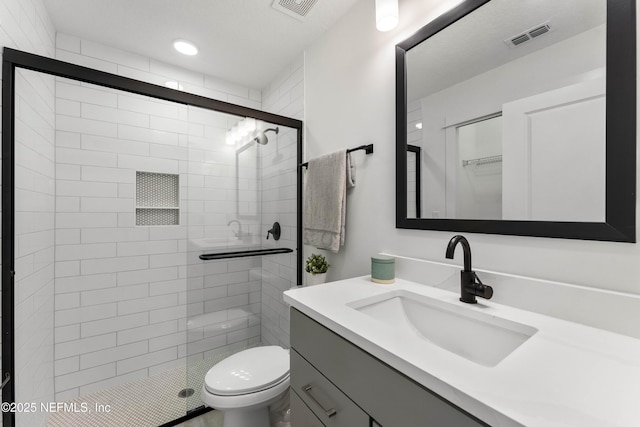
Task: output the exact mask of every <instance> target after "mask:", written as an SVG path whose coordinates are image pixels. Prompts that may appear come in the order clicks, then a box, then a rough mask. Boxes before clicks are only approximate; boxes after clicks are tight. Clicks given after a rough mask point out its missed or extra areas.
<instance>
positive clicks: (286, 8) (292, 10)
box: [271, 0, 318, 21]
mask: <svg viewBox="0 0 640 427" xmlns="http://www.w3.org/2000/svg"><path fill="white" fill-rule="evenodd" d="M317 2H318V0H275V1H274V2H273V4H272V5H271V7H273V8H274V9H275V10H278V11H280V12H282V13H284V14H286V15H289V16H291V17H293V18H296V19H297V20H299V21H305V20H306V18H307V15H308V14H309V12H310V11H311V9H312V8H313V6H315V4H316V3H317Z"/></svg>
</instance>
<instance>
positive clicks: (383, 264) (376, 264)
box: [371, 257, 396, 285]
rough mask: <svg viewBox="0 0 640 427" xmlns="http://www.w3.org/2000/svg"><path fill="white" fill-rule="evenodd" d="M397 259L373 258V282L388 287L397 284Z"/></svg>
mask: <svg viewBox="0 0 640 427" xmlns="http://www.w3.org/2000/svg"><path fill="white" fill-rule="evenodd" d="M395 275H396V260H395V258H386V257H371V281H372V282H375V283H382V284H385V285H388V284H390V283H394V282H395Z"/></svg>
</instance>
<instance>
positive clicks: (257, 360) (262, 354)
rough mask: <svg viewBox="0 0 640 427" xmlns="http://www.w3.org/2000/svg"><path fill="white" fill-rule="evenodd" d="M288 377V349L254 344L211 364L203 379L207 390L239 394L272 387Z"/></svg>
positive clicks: (223, 394) (215, 393) (216, 392)
mask: <svg viewBox="0 0 640 427" xmlns="http://www.w3.org/2000/svg"><path fill="white" fill-rule="evenodd" d="M288 378H289V351H288V350H285V349H283V348H282V347H279V346H265V347H254V348H250V349H247V350H244V351H241V352H240V353H236V354H234V355H232V356H229V357H228V358H226V359H224V360H223V361H221V362H220V363H218V364H216V365H215V366H214V367H212V368H211V369H210V370H209V372H207V375H206V376H205V379H204V388H205V390H206V391H207V392H209V393H211V394H213V395H217V396H241V395H246V394H251V393H257V392H260V391H262V390H267V389H269V388H272V387H275V386H277V385H278V384H281V383H282V382H283V381H285V380H288Z"/></svg>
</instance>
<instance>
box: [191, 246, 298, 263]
mask: <svg viewBox="0 0 640 427" xmlns="http://www.w3.org/2000/svg"><path fill="white" fill-rule="evenodd" d="M291 252H293V249H290V248H271V249H253V250H249V251H233V252H218V253H212V254H202V255H200V259H201V260H203V261H211V260H215V259H228V258H242V257H249V256H261V255H276V254H287V253H291Z"/></svg>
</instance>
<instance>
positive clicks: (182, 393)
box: [178, 388, 195, 399]
mask: <svg viewBox="0 0 640 427" xmlns="http://www.w3.org/2000/svg"><path fill="white" fill-rule="evenodd" d="M193 393H195V392H194V391H193V389H192V388H183V389H182V390H180V392H179V393H178V397H182V398H183V399H185V398H187V397H189V396H193Z"/></svg>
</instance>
